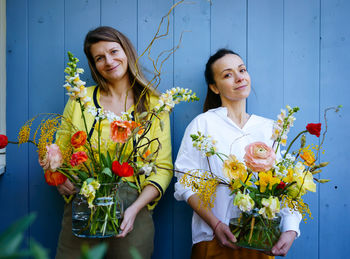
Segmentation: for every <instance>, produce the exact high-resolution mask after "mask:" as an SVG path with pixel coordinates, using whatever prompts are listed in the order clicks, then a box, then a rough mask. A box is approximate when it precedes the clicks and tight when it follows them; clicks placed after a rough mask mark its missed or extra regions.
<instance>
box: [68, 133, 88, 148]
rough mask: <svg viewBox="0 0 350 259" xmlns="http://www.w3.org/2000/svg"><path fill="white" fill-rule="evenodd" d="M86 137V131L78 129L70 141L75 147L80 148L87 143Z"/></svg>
mask: <svg viewBox="0 0 350 259" xmlns="http://www.w3.org/2000/svg"><path fill="white" fill-rule="evenodd" d="M86 138H87V135H86V132H85V131H78V132H76V133H75V134H74V135H73V136H72V138H71V140H70V143H71V144H72V146H73V147H75V148H79V147H81V146H83V145H85V143H86Z"/></svg>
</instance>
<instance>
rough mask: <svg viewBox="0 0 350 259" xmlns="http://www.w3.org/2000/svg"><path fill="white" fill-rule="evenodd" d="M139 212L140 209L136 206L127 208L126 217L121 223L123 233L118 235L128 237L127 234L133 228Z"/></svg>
mask: <svg viewBox="0 0 350 259" xmlns="http://www.w3.org/2000/svg"><path fill="white" fill-rule="evenodd" d="M137 213H138V210H137V209H136V208H135V206H130V207H129V208H127V209H126V210H125V212H124V218H123V221H122V224H121V225H120V229H121V230H122V233H120V234H119V235H117V237H126V235H127V234H128V233H129V232H131V231H132V230H133V228H134V222H135V218H136V216H137Z"/></svg>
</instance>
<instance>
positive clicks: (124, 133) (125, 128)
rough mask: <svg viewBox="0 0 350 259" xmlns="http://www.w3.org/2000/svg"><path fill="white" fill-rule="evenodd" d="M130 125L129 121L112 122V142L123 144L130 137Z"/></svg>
mask: <svg viewBox="0 0 350 259" xmlns="http://www.w3.org/2000/svg"><path fill="white" fill-rule="evenodd" d="M131 131H132V123H130V122H129V121H113V122H112V123H111V139H112V140H113V141H114V142H118V143H125V142H126V140H127V139H128V138H129V137H130V134H131Z"/></svg>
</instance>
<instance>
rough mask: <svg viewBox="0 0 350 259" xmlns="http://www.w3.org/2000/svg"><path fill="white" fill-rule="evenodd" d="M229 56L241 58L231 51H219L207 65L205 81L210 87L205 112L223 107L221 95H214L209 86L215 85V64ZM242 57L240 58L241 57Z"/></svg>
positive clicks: (204, 107) (204, 106)
mask: <svg viewBox="0 0 350 259" xmlns="http://www.w3.org/2000/svg"><path fill="white" fill-rule="evenodd" d="M227 54H233V55H237V56H239V55H238V54H237V53H236V52H234V51H232V50H229V49H219V50H218V51H217V52H216V53H215V54H214V55H212V56H210V58H209V59H208V62H207V64H206V65H205V72H204V76H205V81H206V82H207V85H208V90H207V96H206V98H205V102H204V105H203V111H204V112H206V111H208V110H210V109H214V108H218V107H220V106H221V98H220V95H219V94H216V93H214V92H213V91H212V90H211V89H210V87H209V85H211V84H215V80H214V73H213V64H214V62H215V61H217V60H218V59H220V58H222V57H223V56H225V55H227ZM239 57H240V56H239Z"/></svg>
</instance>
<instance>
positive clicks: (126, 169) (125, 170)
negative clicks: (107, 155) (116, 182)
mask: <svg viewBox="0 0 350 259" xmlns="http://www.w3.org/2000/svg"><path fill="white" fill-rule="evenodd" d="M112 171H113V173H114V174H115V175H118V176H120V177H129V176H132V175H133V174H134V169H133V168H132V167H131V166H130V165H129V164H128V163H127V162H124V163H123V164H120V163H119V161H114V162H113V163H112Z"/></svg>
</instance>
